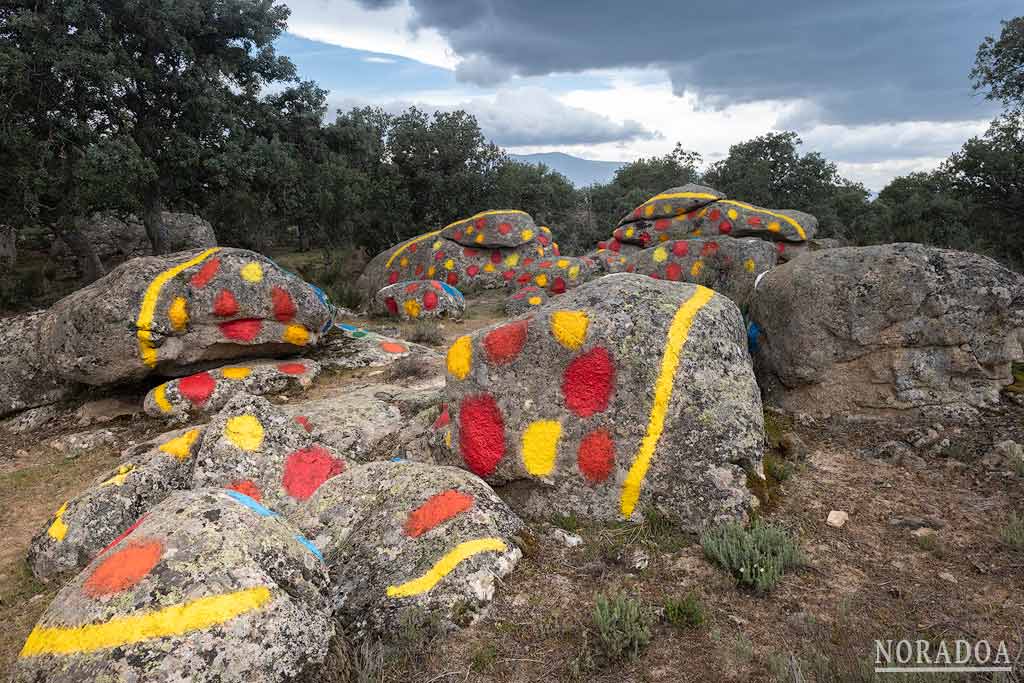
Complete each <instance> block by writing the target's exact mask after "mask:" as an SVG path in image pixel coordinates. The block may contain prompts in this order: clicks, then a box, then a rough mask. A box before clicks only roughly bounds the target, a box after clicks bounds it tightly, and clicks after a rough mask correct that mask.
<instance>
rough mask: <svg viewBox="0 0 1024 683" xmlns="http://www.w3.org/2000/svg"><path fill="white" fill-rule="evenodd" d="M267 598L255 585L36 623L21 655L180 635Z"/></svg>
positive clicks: (101, 647)
mask: <svg viewBox="0 0 1024 683" xmlns="http://www.w3.org/2000/svg"><path fill="white" fill-rule="evenodd" d="M268 600H270V589H269V588H267V587H266V586H257V587H256V588H248V589H246V590H240V591H236V592H234V593H225V594H224V595H213V596H210V597H206V598H199V599H198V600H193V601H191V602H186V603H183V604H180V605H172V606H170V607H165V608H163V609H161V610H156V611H154V612H145V613H142V614H132V615H129V616H124V617H115V618H113V619H111V620H110V621H107V622H104V623H102V624H86V625H85V626H72V627H67V626H52V627H51V626H36V627H35V628H34V629H32V633H30V634H29V636H28V640H26V641H25V646H24V647H23V648H21V656H22V657H36V656H39V655H50V654H52V655H70V654H75V653H79V652H92V651H94V650H104V649H108V648H112V647H120V646H122V645H130V644H132V643H138V642H142V641H144V640H151V639H153V638H166V637H168V636H180V635H182V634H184V633H188V632H189V631H197V630H199V629H204V628H209V627H211V626H216V625H217V624H223V623H224V622H226V621H229V620H231V619H234V618H235V617H237V616H239V615H241V614H245V613H246V612H251V611H252V610H254V609H257V608H258V607H260V606H261V605H263V604H264V603H265V602H267V601H268Z"/></svg>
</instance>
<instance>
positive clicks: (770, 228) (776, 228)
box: [768, 221, 782, 232]
mask: <svg viewBox="0 0 1024 683" xmlns="http://www.w3.org/2000/svg"><path fill="white" fill-rule="evenodd" d="M781 228H782V226H781V225H779V222H778V221H772V222H771V223H769V224H768V231H769V232H778V231H779V230H780V229H781Z"/></svg>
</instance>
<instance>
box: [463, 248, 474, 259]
mask: <svg viewBox="0 0 1024 683" xmlns="http://www.w3.org/2000/svg"><path fill="white" fill-rule="evenodd" d="M462 254H463V256H465V257H466V258H473V257H474V256H476V249H473V248H472V247H463V249H462Z"/></svg>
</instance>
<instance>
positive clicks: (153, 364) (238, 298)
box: [36, 248, 333, 384]
mask: <svg viewBox="0 0 1024 683" xmlns="http://www.w3.org/2000/svg"><path fill="white" fill-rule="evenodd" d="M332 316H333V312H332V310H331V307H330V304H329V303H328V302H327V301H326V299H325V298H324V297H323V294H322V292H320V291H319V290H317V289H316V288H314V287H313V286H311V285H309V284H307V283H306V282H303V281H302V280H301V279H299V278H298V277H296V276H295V275H292V274H291V273H289V272H287V271H284V270H281V269H280V268H279V267H278V266H277V265H276V264H275V263H274V262H273V261H271V260H270V259H268V258H266V257H265V256H262V255H260V254H257V253H255V252H251V251H247V250H244V249H227V248H225V249H216V248H215V249H208V250H206V251H203V252H184V253H177V254H172V255H169V256H160V257H146V258H138V259H133V260H131V261H128V262H127V263H124V264H122V265H121V266H119V267H118V268H116V269H115V270H113V271H112V272H110V273H109V274H107V275H106V276H105V277H103V278H101V279H99V280H97V281H96V282H94V283H93V284H91V285H89V286H88V287H85V288H83V289H80V290H78V291H77V292H75V293H73V294H71V295H69V296H67V297H65V298H64V299H61V300H60V301H58V302H57V303H56V304H55V305H54V306H53V307H52V308H51V309H50V310H49V311H48V312H46V313H45V314H44V315H43V316H42V320H41V323H40V326H39V332H38V334H37V340H38V342H37V348H36V352H37V354H38V356H39V357H40V359H41V364H45V366H46V367H47V368H49V369H50V371H51V372H52V373H53V374H55V375H56V376H58V377H61V378H63V379H65V380H68V381H78V382H84V383H86V384H109V383H112V382H117V381H122V380H129V379H139V378H142V377H145V376H146V375H149V374H151V373H154V372H160V373H164V374H169V375H182V374H188V373H189V372H191V371H194V370H196V369H199V366H204V367H209V366H210V365H213V364H220V363H218V361H224V360H227V359H233V358H238V357H252V356H256V357H259V356H274V355H280V354H290V353H295V351H297V350H300V349H303V348H306V347H308V346H311V345H314V344H316V343H317V341H318V340H319V338H320V335H321V334H322V333H323V332H324V331H326V330H327V329H329V327H330V325H331V323H332Z"/></svg>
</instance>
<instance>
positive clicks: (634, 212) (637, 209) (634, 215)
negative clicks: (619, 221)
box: [633, 206, 640, 218]
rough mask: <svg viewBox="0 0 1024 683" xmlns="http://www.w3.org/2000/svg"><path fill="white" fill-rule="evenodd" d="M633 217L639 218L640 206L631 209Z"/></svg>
mask: <svg viewBox="0 0 1024 683" xmlns="http://www.w3.org/2000/svg"><path fill="white" fill-rule="evenodd" d="M633 218H640V207H639V206H638V207H636V208H635V209H633Z"/></svg>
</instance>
